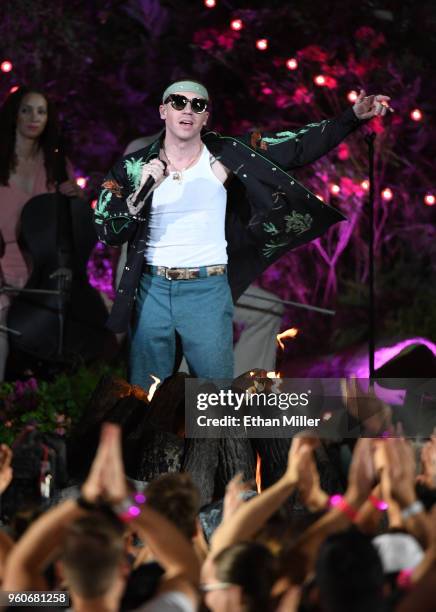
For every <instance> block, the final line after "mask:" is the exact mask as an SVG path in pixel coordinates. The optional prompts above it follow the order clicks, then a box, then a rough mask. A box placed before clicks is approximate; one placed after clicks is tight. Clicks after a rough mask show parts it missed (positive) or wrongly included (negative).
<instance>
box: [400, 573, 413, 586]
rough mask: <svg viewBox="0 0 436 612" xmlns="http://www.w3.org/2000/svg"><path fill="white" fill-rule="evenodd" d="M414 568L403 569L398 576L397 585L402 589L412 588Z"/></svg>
mask: <svg viewBox="0 0 436 612" xmlns="http://www.w3.org/2000/svg"><path fill="white" fill-rule="evenodd" d="M412 574H413V569H410V568H408V569H403V570H401V572H400V573H399V574H398V576H397V587H399V588H400V589H410V588H411V587H412V586H413V585H412Z"/></svg>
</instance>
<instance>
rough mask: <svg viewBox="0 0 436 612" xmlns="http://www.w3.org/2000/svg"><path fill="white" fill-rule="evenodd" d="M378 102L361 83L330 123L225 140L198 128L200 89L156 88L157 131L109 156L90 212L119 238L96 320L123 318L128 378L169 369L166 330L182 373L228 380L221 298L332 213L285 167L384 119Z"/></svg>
mask: <svg viewBox="0 0 436 612" xmlns="http://www.w3.org/2000/svg"><path fill="white" fill-rule="evenodd" d="M389 99H390V98H389V97H387V96H383V95H377V96H367V97H365V92H364V91H361V92H360V95H359V97H358V99H357V101H356V103H355V104H354V105H353V106H352V107H350V108H348V109H347V110H346V111H345V112H344V113H343V114H342V115H340V116H339V117H337V118H335V119H328V120H324V121H321V122H320V123H310V124H308V125H306V126H304V127H302V128H300V129H299V130H296V131H295V132H292V131H283V132H279V133H260V132H251V133H249V134H247V135H245V136H243V137H238V138H233V137H228V136H221V135H219V134H217V133H215V132H207V131H205V130H204V128H205V126H206V123H207V120H208V117H209V112H208V108H209V104H210V97H209V93H208V91H207V89H206V88H205V87H204V85H202V84H201V83H200V82H198V81H192V80H183V81H177V82H174V83H172V84H171V85H169V87H167V89H166V90H165V92H164V94H163V96H162V104H161V105H160V107H159V112H160V116H161V119H162V120H163V121H164V124H165V131H164V132H163V134H162V136H161V137H160V138H159V139H157V140H156V141H155V142H154V143H152V144H151V145H150V146H148V147H145V148H143V149H140V150H139V151H136V152H135V153H132V154H129V155H127V156H125V157H123V158H122V159H121V160H120V161H119V162H118V163H117V164H115V166H114V167H113V168H112V170H111V171H110V172H109V174H108V175H107V176H106V178H105V180H104V182H103V185H102V191H101V193H100V196H99V200H98V204H97V206H96V209H95V223H96V228H97V232H98V236H99V238H100V240H102V241H103V242H106V243H107V244H113V245H120V244H123V243H124V242H128V244H129V250H128V256H127V262H126V265H125V268H124V272H123V276H122V278H121V281H120V284H119V286H118V290H117V296H116V299H115V303H114V306H113V309H112V312H111V315H110V317H109V322H108V324H109V327H110V328H111V329H112V330H113V331H116V332H121V331H125V329H126V328H127V327H128V325H129V323H130V322H131V315H132V314H133V315H134V316H133V321H132V338H131V349H130V381H131V382H132V383H133V384H137V385H140V386H142V387H143V388H144V389H148V387H149V386H150V384H151V382H152V379H151V374H153V375H155V376H157V377H159V378H160V379H161V380H163V379H165V378H167V377H168V376H170V375H171V374H172V372H173V369H174V361H175V353H176V342H175V336H176V332H178V333H179V335H180V338H181V341H182V348H183V353H184V355H185V357H186V360H187V362H188V365H189V368H190V370H191V372H192V373H193V374H195V375H196V376H198V377H201V378H232V376H233V347H232V342H233V338H232V315H233V302H234V301H236V300H237V299H238V297H239V296H240V295H241V294H242V293H243V292H244V290H245V289H246V288H247V287H248V285H249V284H250V283H251V282H252V281H253V280H254V279H255V278H256V277H258V276H259V275H260V274H261V273H262V272H263V271H264V270H265V269H266V268H267V267H268V266H270V265H271V264H272V263H274V262H275V261H276V260H277V259H278V258H279V257H280V256H281V255H283V254H284V253H286V252H287V251H288V250H290V249H292V248H295V247H297V246H300V245H302V244H305V243H307V242H309V241H311V240H313V239H314V238H317V237H318V236H320V235H321V234H322V233H323V232H325V231H326V230H327V229H328V228H329V227H330V226H331V225H333V224H334V223H336V222H338V221H342V220H344V216H343V215H342V214H341V213H340V212H338V211H337V210H335V209H334V208H332V207H330V206H328V205H326V204H324V203H323V202H322V201H321V200H320V199H318V198H317V197H316V196H315V195H314V194H313V193H311V192H310V191H309V190H308V189H306V188H305V187H304V186H303V185H301V184H300V183H298V181H296V180H295V179H294V178H293V177H292V176H291V175H290V174H288V171H289V170H291V169H292V168H296V167H301V166H304V165H306V164H309V163H311V162H313V161H315V160H316V159H318V158H319V157H321V156H322V155H325V154H326V153H328V152H329V151H330V150H331V149H333V148H334V147H336V146H337V145H338V144H339V143H340V142H341V140H343V139H344V138H345V137H346V136H347V135H348V134H350V133H351V132H352V131H354V130H355V129H356V128H357V127H359V125H360V124H361V123H362V121H363V120H367V119H370V118H371V117H374V116H376V115H381V116H383V115H385V114H386V111H387V109H388V101H389ZM150 177H152V178H153V179H154V184H153V185H152V187H151V188H150V189H149V190H148V193H144V189H143V188H144V186H145V184H146V182H147V179H149V178H150ZM132 311H133V312H132Z"/></svg>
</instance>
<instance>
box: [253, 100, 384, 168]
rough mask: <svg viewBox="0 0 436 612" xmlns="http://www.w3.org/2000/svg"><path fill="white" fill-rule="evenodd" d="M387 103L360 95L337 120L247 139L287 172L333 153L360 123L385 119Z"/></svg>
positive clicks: (255, 134)
mask: <svg viewBox="0 0 436 612" xmlns="http://www.w3.org/2000/svg"><path fill="white" fill-rule="evenodd" d="M389 99H390V98H388V97H387V96H382V95H377V96H365V92H364V91H361V92H360V95H359V97H358V99H357V100H356V103H355V104H354V105H353V106H350V107H349V108H347V109H346V110H345V111H344V112H343V113H342V114H341V115H339V116H338V117H335V118H332V119H324V120H322V121H320V122H317V123H308V124H307V125H305V126H303V127H301V128H299V129H296V130H286V131H283V132H278V133H264V134H260V133H257V132H255V133H253V134H251V136H250V141H251V142H250V144H251V145H252V146H254V147H255V148H257V149H259V150H260V152H261V153H262V152H264V155H265V156H266V157H269V158H270V159H271V160H272V161H274V162H275V163H277V164H279V165H280V166H281V167H282V168H284V169H286V170H290V169H292V168H298V167H300V166H305V165H306V164H310V163H312V162H314V161H316V160H317V159H319V158H320V157H322V156H323V155H325V154H326V153H328V152H329V151H331V150H332V149H334V148H335V147H336V146H337V145H338V144H339V143H340V142H341V141H342V140H343V139H344V138H346V137H347V136H348V135H349V134H351V132H353V131H354V130H355V129H357V128H358V127H359V126H360V125H361V124H362V122H363V121H366V120H368V119H371V118H372V117H375V116H379V115H380V116H384V115H385V114H386V110H387V108H388V106H387V104H388V100H389Z"/></svg>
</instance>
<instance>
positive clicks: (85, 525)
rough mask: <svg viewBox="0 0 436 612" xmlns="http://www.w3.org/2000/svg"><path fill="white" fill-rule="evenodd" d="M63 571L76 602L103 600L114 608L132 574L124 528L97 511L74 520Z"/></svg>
mask: <svg viewBox="0 0 436 612" xmlns="http://www.w3.org/2000/svg"><path fill="white" fill-rule="evenodd" d="M60 571H61V574H62V576H63V578H64V579H65V581H66V583H67V585H68V588H69V591H70V594H71V597H72V599H73V603H74V600H76V601H81V602H89V601H91V600H92V601H93V602H98V601H99V600H100V601H101V602H104V603H105V605H108V606H109V607H110V608H111V607H114V605H115V604H117V603H118V602H119V600H120V598H121V595H122V592H123V590H124V586H125V582H126V578H127V576H128V572H129V569H128V564H127V559H126V554H125V542H124V526H123V525H122V524H121V523H119V522H118V521H117V520H116V519H115V518H111V517H110V516H107V515H105V514H102V513H97V512H96V513H93V514H89V515H87V516H85V517H83V518H80V519H77V520H76V521H74V522H73V523H72V524H71V525H70V526H69V527H68V530H67V533H66V536H65V541H64V545H63V548H62V552H61V557H60Z"/></svg>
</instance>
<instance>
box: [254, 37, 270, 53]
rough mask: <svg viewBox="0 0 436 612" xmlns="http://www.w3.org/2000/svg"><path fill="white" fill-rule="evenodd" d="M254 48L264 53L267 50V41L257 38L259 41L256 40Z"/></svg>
mask: <svg viewBox="0 0 436 612" xmlns="http://www.w3.org/2000/svg"><path fill="white" fill-rule="evenodd" d="M256 47H257V48H258V49H259V51H266V50H267V49H268V39H267V38H259V40H256Z"/></svg>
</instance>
